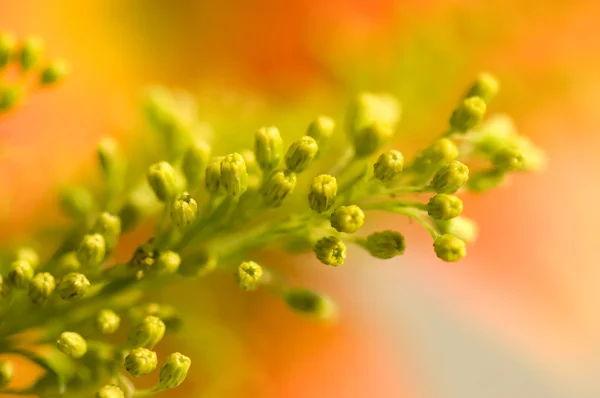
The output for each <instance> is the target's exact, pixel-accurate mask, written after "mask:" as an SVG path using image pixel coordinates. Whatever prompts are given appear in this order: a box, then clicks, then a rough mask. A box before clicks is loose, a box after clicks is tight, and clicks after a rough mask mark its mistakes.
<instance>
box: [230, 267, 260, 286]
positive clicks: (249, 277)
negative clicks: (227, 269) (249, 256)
mask: <svg viewBox="0 0 600 398" xmlns="http://www.w3.org/2000/svg"><path fill="white" fill-rule="evenodd" d="M262 276H263V269H262V267H261V266H260V265H258V264H256V263H255V262H254V261H245V262H243V263H241V264H240V266H239V267H238V270H237V273H236V277H237V281H238V285H239V287H240V289H242V290H256V289H257V288H258V284H259V282H260V279H261V278H262Z"/></svg>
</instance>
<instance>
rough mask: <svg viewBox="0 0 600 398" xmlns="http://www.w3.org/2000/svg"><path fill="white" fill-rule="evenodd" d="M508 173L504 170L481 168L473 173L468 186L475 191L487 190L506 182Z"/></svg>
mask: <svg viewBox="0 0 600 398" xmlns="http://www.w3.org/2000/svg"><path fill="white" fill-rule="evenodd" d="M505 176H506V173H505V172H504V171H503V170H497V169H491V170H481V171H477V172H475V173H473V175H472V176H470V177H469V181H467V188H469V190H471V191H473V192H478V193H480V192H485V191H489V190H490V189H493V188H496V187H498V186H500V185H502V183H504V178H505Z"/></svg>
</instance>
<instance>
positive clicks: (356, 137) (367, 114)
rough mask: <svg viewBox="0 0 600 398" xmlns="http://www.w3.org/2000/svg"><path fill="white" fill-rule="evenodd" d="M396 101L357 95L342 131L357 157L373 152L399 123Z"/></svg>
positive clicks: (398, 109) (390, 98)
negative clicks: (348, 139)
mask: <svg viewBox="0 0 600 398" xmlns="http://www.w3.org/2000/svg"><path fill="white" fill-rule="evenodd" d="M400 113H401V108H400V104H399V103H398V101H396V99H395V98H393V97H391V96H389V95H378V94H372V93H362V94H360V95H359V96H358V97H357V98H356V99H355V100H354V101H353V102H352V103H351V104H350V107H349V109H348V114H347V116H346V131H347V133H348V135H349V136H350V138H351V139H352V141H353V144H354V151H355V154H356V156H358V157H367V156H370V155H372V154H373V153H375V152H377V150H378V149H379V148H381V147H382V146H383V145H384V144H385V143H386V142H387V141H388V140H389V139H390V138H391V136H392V135H393V134H394V132H395V131H396V129H397V125H398V122H399V120H400Z"/></svg>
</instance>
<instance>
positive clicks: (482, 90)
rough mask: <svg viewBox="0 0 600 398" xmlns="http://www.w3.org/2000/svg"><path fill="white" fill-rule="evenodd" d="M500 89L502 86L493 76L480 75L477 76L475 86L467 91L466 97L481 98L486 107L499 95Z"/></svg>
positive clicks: (487, 74)
mask: <svg viewBox="0 0 600 398" xmlns="http://www.w3.org/2000/svg"><path fill="white" fill-rule="evenodd" d="M499 89H500V84H499V83H498V80H496V78H495V77H494V76H493V75H491V74H489V73H480V74H479V76H477V80H475V82H473V85H472V86H471V87H470V88H469V91H467V95H466V96H465V97H466V98H469V97H479V98H481V99H482V100H483V101H484V102H485V103H486V105H489V103H490V102H491V101H492V100H493V99H494V97H495V96H496V94H498V90H499Z"/></svg>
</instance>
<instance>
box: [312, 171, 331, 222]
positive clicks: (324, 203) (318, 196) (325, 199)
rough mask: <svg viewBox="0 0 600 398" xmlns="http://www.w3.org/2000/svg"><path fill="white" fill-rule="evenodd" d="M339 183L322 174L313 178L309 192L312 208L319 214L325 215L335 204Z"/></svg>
mask: <svg viewBox="0 0 600 398" xmlns="http://www.w3.org/2000/svg"><path fill="white" fill-rule="evenodd" d="M336 195H337V181H336V179H335V177H333V176H330V175H329V174H321V175H318V176H316V177H315V178H313V180H312V184H310V191H309V192H308V203H309V205H310V208H311V209H313V210H314V211H316V212H317V213H324V212H326V211H327V210H329V208H330V207H331V206H332V205H333V204H334V203H335V198H336Z"/></svg>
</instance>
